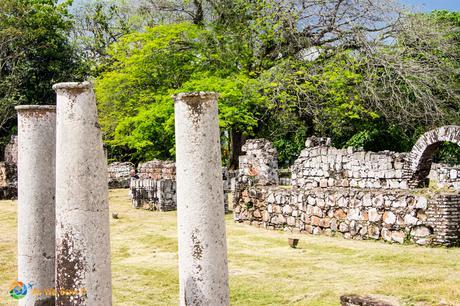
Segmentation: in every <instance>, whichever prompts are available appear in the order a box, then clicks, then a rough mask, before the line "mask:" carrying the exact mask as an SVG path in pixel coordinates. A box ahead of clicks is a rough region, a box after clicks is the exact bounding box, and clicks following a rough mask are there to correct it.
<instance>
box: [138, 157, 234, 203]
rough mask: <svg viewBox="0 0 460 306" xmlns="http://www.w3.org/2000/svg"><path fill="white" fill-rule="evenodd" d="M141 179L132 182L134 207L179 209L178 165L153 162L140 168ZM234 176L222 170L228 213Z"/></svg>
mask: <svg viewBox="0 0 460 306" xmlns="http://www.w3.org/2000/svg"><path fill="white" fill-rule="evenodd" d="M138 176H139V179H133V180H131V184H130V194H131V199H132V204H133V207H135V208H143V209H147V210H158V211H171V210H176V208H177V199H176V164H175V163H174V162H173V161H160V160H153V161H149V162H146V163H143V164H140V165H139V166H138ZM233 177H234V174H233V173H232V172H230V171H228V170H227V169H226V168H222V178H223V186H222V188H223V189H224V209H225V212H228V194H229V193H230V190H231V183H230V182H231V179H232V178H233Z"/></svg>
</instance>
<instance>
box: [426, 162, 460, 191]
mask: <svg viewBox="0 0 460 306" xmlns="http://www.w3.org/2000/svg"><path fill="white" fill-rule="evenodd" d="M428 177H429V179H430V181H434V182H435V183H436V184H437V186H438V187H440V188H451V189H455V190H460V167H459V166H456V167H455V166H454V167H451V166H448V165H444V164H432V165H431V171H430V175H429V176H428Z"/></svg>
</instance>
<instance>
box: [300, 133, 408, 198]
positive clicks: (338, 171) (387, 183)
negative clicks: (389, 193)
mask: <svg viewBox="0 0 460 306" xmlns="http://www.w3.org/2000/svg"><path fill="white" fill-rule="evenodd" d="M327 142H329V143H330V140H327ZM406 157H407V153H396V152H391V151H383V152H366V151H364V150H358V149H354V148H347V149H336V148H334V147H332V146H330V145H329V144H326V141H324V142H323V141H316V138H315V137H312V138H310V139H308V140H307V141H306V148H305V149H303V150H302V152H301V153H300V156H299V158H298V159H297V160H296V161H295V162H294V165H293V166H292V168H291V171H292V174H291V184H292V186H295V187H298V188H305V189H312V188H317V187H320V188H327V187H344V188H348V187H352V188H366V189H368V188H373V189H408V188H409V184H408V181H409V178H410V177H408V176H407V175H406V174H405V171H404V169H403V168H404V165H405V162H406Z"/></svg>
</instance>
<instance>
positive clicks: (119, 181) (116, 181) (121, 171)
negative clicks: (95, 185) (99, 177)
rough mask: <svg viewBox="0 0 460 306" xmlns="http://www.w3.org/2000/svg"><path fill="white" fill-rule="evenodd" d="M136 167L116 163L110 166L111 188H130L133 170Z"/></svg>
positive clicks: (131, 164) (129, 164) (130, 164)
mask: <svg viewBox="0 0 460 306" xmlns="http://www.w3.org/2000/svg"><path fill="white" fill-rule="evenodd" d="M135 169H136V167H135V166H134V164H133V163H130V162H114V163H111V164H109V165H108V171H109V174H108V175H109V182H108V184H109V188H110V189H115V188H129V184H130V182H131V170H135Z"/></svg>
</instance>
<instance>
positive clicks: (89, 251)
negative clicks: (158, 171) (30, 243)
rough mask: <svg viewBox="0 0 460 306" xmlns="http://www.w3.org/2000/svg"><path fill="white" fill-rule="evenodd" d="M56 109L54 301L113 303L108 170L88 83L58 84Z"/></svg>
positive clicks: (93, 101)
mask: <svg viewBox="0 0 460 306" xmlns="http://www.w3.org/2000/svg"><path fill="white" fill-rule="evenodd" d="M53 89H54V90H55V91H56V93H57V113H56V125H57V126H56V289H57V297H56V305H89V306H92V305H98V306H99V305H100V306H104V305H111V304H112V285H111V271H110V239H109V206H108V186H107V181H108V171H107V162H106V159H105V156H104V150H103V145H102V134H101V130H100V128H99V124H98V120H97V110H96V99H95V96H94V93H93V88H92V85H91V84H90V83H88V82H84V83H60V84H56V85H54V86H53Z"/></svg>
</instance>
